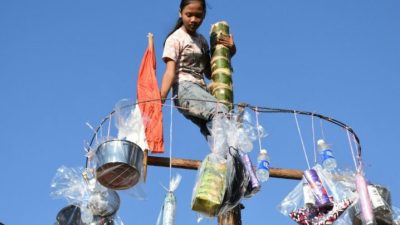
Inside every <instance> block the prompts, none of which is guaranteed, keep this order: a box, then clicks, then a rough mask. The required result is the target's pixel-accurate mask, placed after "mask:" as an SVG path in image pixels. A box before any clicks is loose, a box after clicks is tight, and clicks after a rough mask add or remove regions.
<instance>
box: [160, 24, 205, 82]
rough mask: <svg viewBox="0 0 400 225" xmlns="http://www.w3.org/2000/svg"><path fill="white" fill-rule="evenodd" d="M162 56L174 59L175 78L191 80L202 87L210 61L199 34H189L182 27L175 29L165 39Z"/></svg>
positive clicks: (203, 40)
mask: <svg viewBox="0 0 400 225" xmlns="http://www.w3.org/2000/svg"><path fill="white" fill-rule="evenodd" d="M162 58H163V59H164V61H165V60H166V59H167V58H169V59H172V60H173V61H175V63H176V64H175V65H176V68H175V72H176V74H177V80H176V81H175V82H181V81H191V82H194V83H197V84H199V85H201V86H203V87H206V84H205V82H204V74H205V72H206V67H207V66H208V65H209V63H210V55H209V47H208V43H207V41H206V39H205V38H204V36H203V35H201V34H198V33H197V34H196V35H193V36H192V35H189V34H188V33H186V32H185V31H184V30H183V28H182V27H181V28H179V29H177V30H176V31H175V32H174V33H172V34H171V35H170V36H169V37H168V38H167V40H166V41H165V46H164V52H163V56H162Z"/></svg>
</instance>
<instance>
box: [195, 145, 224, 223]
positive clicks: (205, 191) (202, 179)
mask: <svg viewBox="0 0 400 225" xmlns="http://www.w3.org/2000/svg"><path fill="white" fill-rule="evenodd" d="M226 170H227V168H226V159H225V158H223V157H221V156H219V155H217V154H213V153H211V154H209V155H207V156H206V158H205V159H204V160H203V162H202V164H201V167H200V170H199V172H198V176H197V181H196V185H195V187H194V190H193V195H192V210H194V211H197V212H199V213H201V214H202V215H205V216H207V217H213V216H215V215H217V214H218V212H219V209H220V207H221V205H222V203H223V199H224V195H225V190H226Z"/></svg>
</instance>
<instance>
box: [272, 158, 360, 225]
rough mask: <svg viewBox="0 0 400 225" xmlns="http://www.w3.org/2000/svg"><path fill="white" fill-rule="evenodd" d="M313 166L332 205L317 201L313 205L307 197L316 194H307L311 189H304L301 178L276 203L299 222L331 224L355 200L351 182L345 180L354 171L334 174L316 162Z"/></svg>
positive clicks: (281, 210)
mask: <svg viewBox="0 0 400 225" xmlns="http://www.w3.org/2000/svg"><path fill="white" fill-rule="evenodd" d="M313 169H314V170H315V171H316V172H317V174H318V176H319V179H320V181H321V182H322V185H323V187H324V188H325V189H326V190H327V192H328V194H329V198H330V201H331V202H333V204H332V205H331V206H330V207H328V208H327V207H326V206H324V207H322V208H321V207H320V206H319V205H318V204H317V201H316V204H313V201H310V200H309V198H310V196H311V198H312V197H313V196H314V197H315V194H313V193H311V195H310V193H309V192H310V191H311V190H310V189H307V185H305V184H307V181H306V180H305V179H303V180H302V181H301V182H300V183H299V184H297V185H296V187H295V188H294V189H293V190H292V191H291V192H290V193H289V194H288V195H287V196H286V197H285V198H284V200H283V201H282V202H281V203H280V204H279V205H278V209H279V211H280V212H281V213H282V214H284V215H285V216H289V217H290V218H291V219H292V220H294V221H295V222H297V223H298V224H302V225H303V224H304V225H306V224H318V225H319V224H321V225H323V224H332V223H333V222H335V221H336V220H337V219H338V218H340V216H341V215H342V214H343V213H345V212H346V211H347V209H348V208H349V207H350V206H351V205H352V204H353V202H354V201H355V199H356V195H355V194H354V190H355V187H354V183H353V185H350V184H349V183H347V181H348V180H351V179H352V178H351V176H354V174H350V175H349V174H344V173H343V174H340V173H337V174H336V175H334V174H332V173H329V172H327V171H325V170H324V169H322V167H321V166H320V165H316V166H315V167H314V168H313ZM349 176H350V177H349Z"/></svg>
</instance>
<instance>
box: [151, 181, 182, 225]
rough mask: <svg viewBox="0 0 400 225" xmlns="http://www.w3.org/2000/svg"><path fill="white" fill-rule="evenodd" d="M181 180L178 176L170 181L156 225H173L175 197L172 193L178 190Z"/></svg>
mask: <svg viewBox="0 0 400 225" xmlns="http://www.w3.org/2000/svg"><path fill="white" fill-rule="evenodd" d="M181 179H182V176H181V175H179V174H178V175H177V176H176V177H174V178H172V179H171V181H170V185H169V186H170V187H169V190H168V192H167V194H166V196H165V199H164V204H163V206H162V208H161V210H160V214H159V215H158V218H157V225H175V221H176V219H175V218H176V197H175V195H174V192H175V190H176V189H177V188H178V186H179V184H180V182H181Z"/></svg>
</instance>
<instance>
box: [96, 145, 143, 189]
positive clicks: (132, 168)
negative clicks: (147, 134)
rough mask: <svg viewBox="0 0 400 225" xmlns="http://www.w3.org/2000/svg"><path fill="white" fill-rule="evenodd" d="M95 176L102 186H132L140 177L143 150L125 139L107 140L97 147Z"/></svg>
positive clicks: (125, 187)
mask: <svg viewBox="0 0 400 225" xmlns="http://www.w3.org/2000/svg"><path fill="white" fill-rule="evenodd" d="M96 157H97V160H98V163H97V169H96V178H97V180H98V181H99V183H100V184H102V185H103V186H105V187H107V188H110V189H115V190H124V189H128V188H130V187H132V186H134V185H135V184H136V183H137V182H138V181H139V178H140V171H141V169H142V165H143V151H142V149H141V148H140V147H139V146H138V145H136V144H135V143H133V142H130V141H127V140H109V141H106V142H103V143H102V144H100V145H99V146H98V147H97V150H96Z"/></svg>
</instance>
